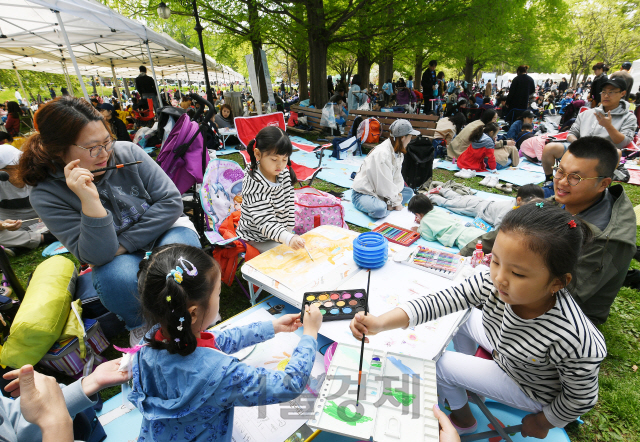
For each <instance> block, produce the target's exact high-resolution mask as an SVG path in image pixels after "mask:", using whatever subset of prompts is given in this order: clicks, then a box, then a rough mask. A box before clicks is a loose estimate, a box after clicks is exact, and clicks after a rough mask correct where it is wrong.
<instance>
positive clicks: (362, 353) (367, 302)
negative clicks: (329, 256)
mask: <svg viewBox="0 0 640 442" xmlns="http://www.w3.org/2000/svg"><path fill="white" fill-rule="evenodd" d="M370 283H371V269H369V275H368V276H367V299H366V300H365V302H364V315H365V316H367V310H368V309H369V284H370ZM363 359H364V333H362V346H361V347H360V368H359V369H358V393H357V394H356V407H357V406H358V402H359V401H360V380H361V379H362V360H363Z"/></svg>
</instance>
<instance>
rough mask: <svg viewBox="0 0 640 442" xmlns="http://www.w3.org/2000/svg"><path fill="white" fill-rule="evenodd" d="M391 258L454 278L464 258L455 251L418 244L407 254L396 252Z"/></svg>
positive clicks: (444, 276)
mask: <svg viewBox="0 0 640 442" xmlns="http://www.w3.org/2000/svg"><path fill="white" fill-rule="evenodd" d="M393 260H394V261H396V262H399V263H401V264H406V265H408V266H411V267H415V268H417V269H420V270H424V271H425V272H429V273H433V274H435V275H438V276H442V277H443V278H448V279H454V278H455V277H456V275H457V274H458V272H459V271H460V269H461V268H462V267H463V265H464V260H465V258H464V256H460V255H457V254H455V253H449V252H445V251H442V250H436V249H430V248H429V247H423V246H418V247H416V248H415V249H413V250H411V251H410V252H409V254H408V255H404V256H402V255H401V254H399V253H397V254H396V255H395V256H394V257H393Z"/></svg>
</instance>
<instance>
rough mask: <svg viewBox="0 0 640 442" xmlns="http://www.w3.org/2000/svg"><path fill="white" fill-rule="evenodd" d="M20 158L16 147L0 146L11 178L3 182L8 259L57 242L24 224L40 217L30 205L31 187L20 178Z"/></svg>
mask: <svg viewBox="0 0 640 442" xmlns="http://www.w3.org/2000/svg"><path fill="white" fill-rule="evenodd" d="M0 133H5V132H0ZM20 155H22V152H21V151H19V150H18V149H16V148H15V147H13V146H11V145H9V144H3V145H0V171H2V172H6V173H7V174H8V175H9V178H8V180H7V181H0V220H3V221H0V245H1V246H2V247H4V251H5V252H6V253H7V255H9V256H16V255H18V254H20V253H22V252H26V251H29V250H33V249H35V248H36V247H39V246H40V245H41V244H49V243H52V242H54V241H57V240H56V238H55V237H54V236H53V235H52V234H51V233H49V232H46V233H37V232H34V231H32V230H30V229H29V228H28V227H26V226H23V225H22V221H23V220H28V221H31V224H34V223H36V222H37V221H38V214H37V213H36V212H35V210H33V207H31V203H30V202H29V194H30V193H31V186H26V185H25V184H24V182H22V181H21V180H20V178H19V177H18V162H19V160H20Z"/></svg>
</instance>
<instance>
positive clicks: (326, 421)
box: [307, 344, 439, 442]
mask: <svg viewBox="0 0 640 442" xmlns="http://www.w3.org/2000/svg"><path fill="white" fill-rule="evenodd" d="M359 362H360V346H356V345H350V344H339V345H338V347H337V348H336V351H335V353H334V355H333V357H332V359H331V364H330V366H329V369H328V370H327V376H326V378H325V380H324V383H323V384H322V387H321V388H320V391H319V392H318V398H317V399H316V402H315V404H314V416H313V418H312V419H311V420H310V421H309V422H308V423H307V424H308V425H309V426H310V427H313V428H317V429H320V430H323V431H328V432H331V433H338V434H341V435H344V436H348V437H353V438H357V439H365V440H369V439H370V438H372V439H373V441H374V442H389V441H394V442H397V441H405V440H410V441H418V442H438V438H439V427H438V420H437V419H436V418H435V416H434V415H433V405H434V404H435V403H436V402H437V400H438V398H437V386H436V364H435V362H434V361H432V360H429V359H420V358H415V357H411V356H407V355H404V354H401V353H394V352H390V351H385V350H377V349H371V348H366V347H365V350H364V358H363V363H362V381H361V384H360V385H361V388H360V397H359V398H356V396H357V384H358V368H359V367H358V365H359ZM356 399H357V404H358V405H357V406H356Z"/></svg>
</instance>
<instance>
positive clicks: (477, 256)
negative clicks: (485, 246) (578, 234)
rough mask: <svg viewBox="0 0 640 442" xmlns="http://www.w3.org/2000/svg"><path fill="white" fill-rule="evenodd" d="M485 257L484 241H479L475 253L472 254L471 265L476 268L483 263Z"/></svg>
mask: <svg viewBox="0 0 640 442" xmlns="http://www.w3.org/2000/svg"><path fill="white" fill-rule="evenodd" d="M483 258H484V252H483V251H482V241H478V244H476V249H475V250H474V251H473V255H471V267H473V268H475V267H476V266H478V265H480V264H482V259H483Z"/></svg>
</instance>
